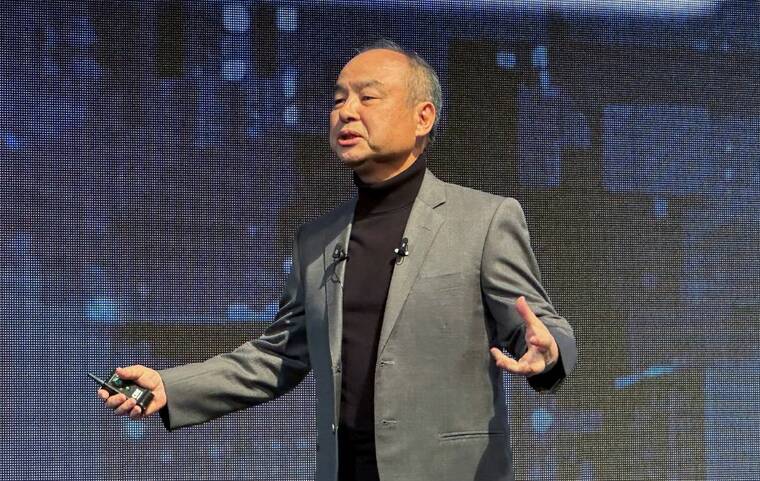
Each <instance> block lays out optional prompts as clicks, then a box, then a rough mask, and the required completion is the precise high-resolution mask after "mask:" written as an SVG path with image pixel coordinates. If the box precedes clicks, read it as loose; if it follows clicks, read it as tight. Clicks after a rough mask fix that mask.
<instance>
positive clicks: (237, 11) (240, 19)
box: [222, 3, 251, 33]
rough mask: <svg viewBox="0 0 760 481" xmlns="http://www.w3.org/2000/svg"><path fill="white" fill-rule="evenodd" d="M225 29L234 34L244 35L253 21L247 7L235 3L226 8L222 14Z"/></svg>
mask: <svg viewBox="0 0 760 481" xmlns="http://www.w3.org/2000/svg"><path fill="white" fill-rule="evenodd" d="M222 22H223V23H224V28H226V29H227V30H228V31H230V32H233V33H244V32H247V31H248V28H249V27H250V26H251V19H250V17H249V15H248V10H247V9H246V8H245V5H242V4H239V3H234V4H229V5H225V6H224V13H223V14H222Z"/></svg>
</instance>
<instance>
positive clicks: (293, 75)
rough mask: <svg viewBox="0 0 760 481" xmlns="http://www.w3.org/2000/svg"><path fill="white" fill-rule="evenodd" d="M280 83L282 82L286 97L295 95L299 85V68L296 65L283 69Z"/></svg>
mask: <svg viewBox="0 0 760 481" xmlns="http://www.w3.org/2000/svg"><path fill="white" fill-rule="evenodd" d="M280 83H281V84H282V93H283V94H284V95H285V97H286V98H292V97H295V95H296V89H297V87H298V69H297V68H295V67H286V68H285V69H283V72H282V76H281V77H280Z"/></svg>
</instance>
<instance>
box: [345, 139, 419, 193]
mask: <svg viewBox="0 0 760 481" xmlns="http://www.w3.org/2000/svg"><path fill="white" fill-rule="evenodd" d="M424 150H425V149H424V147H422V146H420V145H417V146H415V148H414V149H412V151H411V152H409V153H408V154H407V155H406V156H405V157H402V158H401V159H400V160H397V159H394V160H390V161H381V162H376V161H374V162H368V163H367V164H363V165H361V166H358V167H357V168H356V169H354V172H355V173H356V175H357V176H359V178H360V179H361V180H362V182H364V183H365V184H376V183H378V182H383V181H385V180H388V179H390V178H392V177H395V176H397V175H398V174H400V173H401V172H403V171H405V170H406V169H408V168H409V167H410V166H411V165H412V164H414V162H415V161H416V160H417V159H418V158H419V157H420V156H421V155H422V153H423V152H424Z"/></svg>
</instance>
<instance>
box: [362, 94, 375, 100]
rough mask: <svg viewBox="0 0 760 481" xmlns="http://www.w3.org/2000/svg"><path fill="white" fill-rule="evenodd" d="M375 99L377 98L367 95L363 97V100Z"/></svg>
mask: <svg viewBox="0 0 760 481" xmlns="http://www.w3.org/2000/svg"><path fill="white" fill-rule="evenodd" d="M374 98H376V97H372V96H369V95H365V96H363V97H362V100H372V99H374Z"/></svg>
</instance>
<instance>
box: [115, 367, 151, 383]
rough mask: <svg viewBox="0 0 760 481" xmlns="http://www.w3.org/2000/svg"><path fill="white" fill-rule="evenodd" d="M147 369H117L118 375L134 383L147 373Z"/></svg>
mask: <svg viewBox="0 0 760 481" xmlns="http://www.w3.org/2000/svg"><path fill="white" fill-rule="evenodd" d="M145 371H146V369H145V367H143V366H140V365H134V366H127V367H117V368H116V375H117V376H119V377H120V378H122V379H126V380H128V381H134V380H136V379H137V378H139V377H140V376H142V375H143V374H144V373H145Z"/></svg>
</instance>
